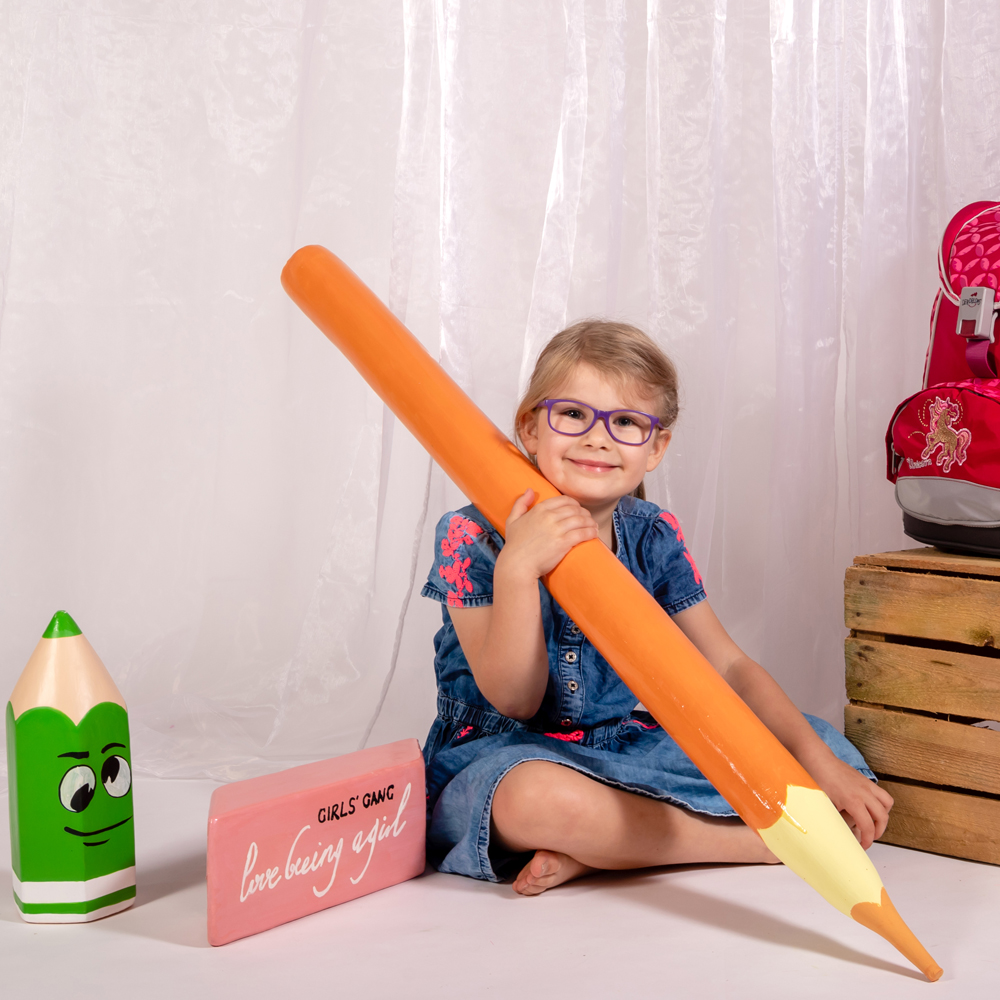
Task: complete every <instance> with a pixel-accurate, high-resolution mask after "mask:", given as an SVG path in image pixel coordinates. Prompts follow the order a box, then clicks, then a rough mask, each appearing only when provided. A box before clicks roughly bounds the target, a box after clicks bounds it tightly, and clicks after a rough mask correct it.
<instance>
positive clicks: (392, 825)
mask: <svg viewBox="0 0 1000 1000" xmlns="http://www.w3.org/2000/svg"><path fill="white" fill-rule="evenodd" d="M389 787H390V789H391V788H392V786H389ZM410 790H411V785H410V783H409V782H407V784H406V787H405V788H404V789H403V793H402V794H401V795H400V796H399V805H398V806H397V809H396V815H395V817H394V818H393V819H391V820H390V819H389V815H390V814H389V813H385V814H383V815H381V816H379V815H375V816H370V817H363V822H364V824H365V825H364V826H363V827H362V828H361V829H359V830H357V832H356V833H355V834H354V836H353V838H352V839H351V842H350V843H351V851H352V852H353V853H354V854H356V855H358V863H360V862H361V860H362V859H363V860H364V864H363V867H362V868H361V870H360V872H359V873H358V874H357V875H349V876H348V877H349V878H350V880H351V884H352V885H358V884H359V883H360V882H361V880H362V879H363V878H364V877H365V874H366V873H367V872H368V869H369V866H370V865H371V863H372V858H373V857H375V852H376V850H377V848H378V845H379V844H380V843H381V842H382V841H384V840H387V839H389V838H390V837H392V838H395V837H398V836H399V835H400V834H401V833H402V832H403V830H404V829H405V828H406V823H407V821H406V820H405V819H403V812H404V810H405V809H406V804H407V803H408V802H409V800H410ZM357 798H358V800H359V802H360V801H364V800H363V799H362V798H361V796H358V797H357ZM365 799H367V800H368V802H369V807H370V806H377V805H379V804H380V803H383V802H384V801H386V800H387V799H386V797H385V796H384V795H382V796H376V795H371V796H368V795H366V796H365ZM388 799H389V800H391V796H389V797H388ZM351 801H352V803H353V801H354V800H353V799H352V800H351ZM337 811H338V812H339V811H340V810H339V809H338V810H337ZM320 815H322V816H324V817H326V816H327V815H330V817H331V818H333V810H332V809H329V807H323V808H322V809H321V810H320ZM343 818H344V819H349V818H351V814H350V813H349V812H348V813H347V814H346V815H345V816H344V817H343ZM321 822H326V820H325V818H324V820H322V821H321ZM354 822H356V821H354ZM369 823H371V825H370V826H369V825H368V824H369ZM314 826H315V824H313V823H306V824H305V825H304V826H303V827H301V829H299V831H298V833H296V834H295V836H294V838H292V841H291V845H290V846H289V848H288V853H287V855H286V856H285V860H284V865H283V866H281V865H280V864H273V865H272V864H267V865H265V866H261V865H259V864H258V855H259V850H258V848H257V842H256V840H252V841H251V842H250V846H249V848H248V849H247V859H246V864H245V865H244V867H243V880H242V882H241V883H240V902H241V903H243V902H246V900H247V899H249V897H250V896H252V895H253V894H254V893H256V892H264V891H266V890H270V889H277V888H278V887H279V886H280V885H281V883H282V882H284V883H285V884H288V883H291V882H293V881H294V880H296V879H300V878H302V877H303V876H306V875H310V874H311V875H313V878H312V879H311V880H310V881H311V882H312V892H313V895H315V896H316V897H317V898H322V897H323V896H325V895H326V894H327V893H328V892H329V891H330V889H331V888H332V887H333V884H334V881H335V880H336V878H337V872H338V870H339V868H340V862H341V858H342V857H343V854H344V840H345V838H344V837H343V836H341V837H339V838H337V840H336V846H334V840H333V837H332V836H331V835H330V832H328V829H327V828H320V831H321V833H320V836H321V837H322V839H318V840H315V844H316V847H315V848H314V849H313V850H312V851H311V852H310V850H309V848H310V847H311V846H312V844H313V842H314V839H313V838H314V837H315V836H316V834H313V833H312V831H313V829H314ZM336 832H337V831H336V829H335V830H333V831H332V833H333V834H334V835H336ZM273 860H274V859H268V862H271V861H273ZM355 867H356V866H355ZM327 873H329V874H327Z"/></svg>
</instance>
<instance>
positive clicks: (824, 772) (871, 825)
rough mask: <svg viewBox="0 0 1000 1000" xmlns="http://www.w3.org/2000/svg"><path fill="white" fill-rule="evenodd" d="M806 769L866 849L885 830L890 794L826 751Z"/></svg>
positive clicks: (890, 805) (889, 806) (890, 806)
mask: <svg viewBox="0 0 1000 1000" xmlns="http://www.w3.org/2000/svg"><path fill="white" fill-rule="evenodd" d="M807 769H808V771H809V773H810V774H811V775H812V776H813V778H815V779H816V781H817V782H818V783H819V786H820V788H822V789H823V791H824V792H826V794H827V795H829V796H830V801H831V802H833V804H834V805H835V806H836V807H837V809H839V810H840V815H841V816H843V817H844V821H845V822H846V823H847V825H848V826H849V827H850V828H851V832H852V833H853V834H854V836H855V837H857V838H858V840H859V841H860V842H861V846H862V847H863V848H864V849H865V850H866V851H867V850H868V848H869V847H871V846H872V843H873V842H874V841H876V840H878V838H879V837H881V836H882V834H883V833H885V827H886V824H887V823H888V822H889V810H890V809H891V808H892V796H891V795H890V794H889V793H888V792H887V791H885V790H884V789H882V788H879V786H878V785H876V784H875V782H874V781H869V779H868V778H866V777H865V776H864V775H863V774H859V773H858V772H857V771H855V770H854V768H853V767H851V765H850V764H845V763H844V762H843V761H842V760H840V759H839V758H838V757H835V756H834V755H833V754H832V753H830V752H829V751H828V752H827V754H826V755H825V756H824V758H823V759H821V760H820V761H818V762H812V761H811V762H810V764H809V766H808V768H807Z"/></svg>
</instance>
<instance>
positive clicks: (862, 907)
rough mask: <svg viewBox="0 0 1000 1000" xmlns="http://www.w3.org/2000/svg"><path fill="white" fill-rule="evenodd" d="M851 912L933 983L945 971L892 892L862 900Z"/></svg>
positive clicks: (883, 890) (883, 892)
mask: <svg viewBox="0 0 1000 1000" xmlns="http://www.w3.org/2000/svg"><path fill="white" fill-rule="evenodd" d="M851 916H852V917H853V918H854V919H855V920H856V921H857V922H858V923H859V924H863V925H864V926H865V927H867V928H868V929H869V930H872V931H874V932H875V933H876V934H879V935H881V936H882V937H884V938H885V939H886V941H888V942H889V943H890V944H891V945H892V946H893V947H895V948H896V949H897V950H898V951H899V952H900V953H901V954H903V955H905V956H906V957H907V958H908V959H909V960H910V961H911V962H912V963H913V964H914V965H915V966H916V967H917V968H918V969H919V970H920V971H921V972H922V973H923V974H924V975H925V976H926V977H927V978H928V979H929V980H930V981H931V982H932V983H936V982H937V981H938V980H939V979H940V978H941V975H942V972H943V971H944V970H943V969H942V968H941V966H940V965H938V964H937V962H935V961H934V959H933V958H931V956H930V953H929V952H928V951H927V949H926V948H925V947H924V946H923V945H922V944H921V943H920V942H919V941H918V940H917V936H916V935H915V934H914V933H913V931H911V930H910V928H909V927H907V926H906V923H905V921H904V920H903V918H902V917H901V916H900V915H899V913H898V912H897V910H896V907H895V906H893V905H892V900H891V899H890V898H889V894H888V893H887V892H886V891H885V889H884V888H883V889H882V899H881V902H878V903H858V905H857V906H855V907H854V908H853V909H852V910H851Z"/></svg>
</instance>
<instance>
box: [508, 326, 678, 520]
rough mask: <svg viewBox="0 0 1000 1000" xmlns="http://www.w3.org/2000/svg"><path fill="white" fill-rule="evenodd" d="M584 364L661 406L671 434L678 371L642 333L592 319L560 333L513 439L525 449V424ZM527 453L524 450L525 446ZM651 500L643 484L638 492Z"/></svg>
mask: <svg viewBox="0 0 1000 1000" xmlns="http://www.w3.org/2000/svg"><path fill="white" fill-rule="evenodd" d="M579 364H588V365H590V366H591V367H592V368H595V369H596V370H597V371H599V372H600V373H601V374H602V375H603V376H605V377H606V378H611V379H613V380H614V381H616V382H618V383H619V384H621V385H622V386H626V387H629V388H631V387H634V386H639V387H641V388H643V389H646V390H648V391H649V394H650V395H651V396H652V397H653V398H654V399H655V400H656V403H657V405H656V416H658V417H659V418H660V427H662V428H663V429H664V430H670V428H671V427H673V425H674V422H675V421H676V420H677V414H678V411H679V409H680V405H679V402H678V393H677V369H676V368H675V367H674V364H673V362H672V361H671V360H670V358H668V357H667V356H666V354H664V353H663V351H661V350H660V348H659V347H657V345H656V344H655V343H654V342H653V340H652V338H650V337H649V336H647V335H646V334H645V333H643V332H642V330H640V329H639V328H638V327H634V326H630V325H629V324H628V323H612V322H609V321H606V320H596V319H588V320H584V321H583V322H581V323H574V324H573V326H570V327H567V328H566V329H565V330H563V331H561V332H560V333H557V334H556V335H555V336H554V337H553V338H552V339H551V340H550V341H549V342H548V343H547V344H546V345H545V347H544V348H543V349H542V353H541V354H539V355H538V360H537V361H536V362H535V370H534V371H533V372H532V373H531V380H530V381H529V382H528V388H527V389H526V390H525V393H524V396H523V397H522V398H521V402H520V403H519V404H518V407H517V411H516V412H515V414H514V436H515V439H516V440H517V442H518V444H521V423H522V421H523V420H524V417H525V416H526V415H527V414H529V413H531V412H532V410H534V409H536V408H537V407H538V406H539V404H540V403H541V402H542V400H543V399H550V398H551V397H552V395H553V394H554V393H555V392H556V391H557V389H558V387H559V386H560V385H561V384H562V383H563V382H564V381H565V380H566V379H567V378H568V377H569V374H570V372H571V371H572V370H573V369H574V368H575V367H576V366H577V365H579ZM522 447H523V445H522ZM632 495H633V496H636V497H638V498H639V499H640V500H644V499H645V498H646V491H645V488H644V486H643V484H642V483H640V484H639V485H638V487H637V488H636V489H635V490H634V491H633V494H632Z"/></svg>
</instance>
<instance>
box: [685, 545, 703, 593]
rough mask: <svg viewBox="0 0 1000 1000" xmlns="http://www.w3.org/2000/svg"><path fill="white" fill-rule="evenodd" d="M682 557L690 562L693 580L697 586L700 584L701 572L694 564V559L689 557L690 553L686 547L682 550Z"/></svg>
mask: <svg viewBox="0 0 1000 1000" xmlns="http://www.w3.org/2000/svg"><path fill="white" fill-rule="evenodd" d="M684 558H685V559H687V561H688V562H689V563H690V564H691V572H692V573H694V582H695V583H696V584H698V586H699V587H700V586H702V582H701V573H699V572H698V567H697V566H695V564H694V559H692V558H691V553H690V552H688V550H687V549H685V550H684Z"/></svg>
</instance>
